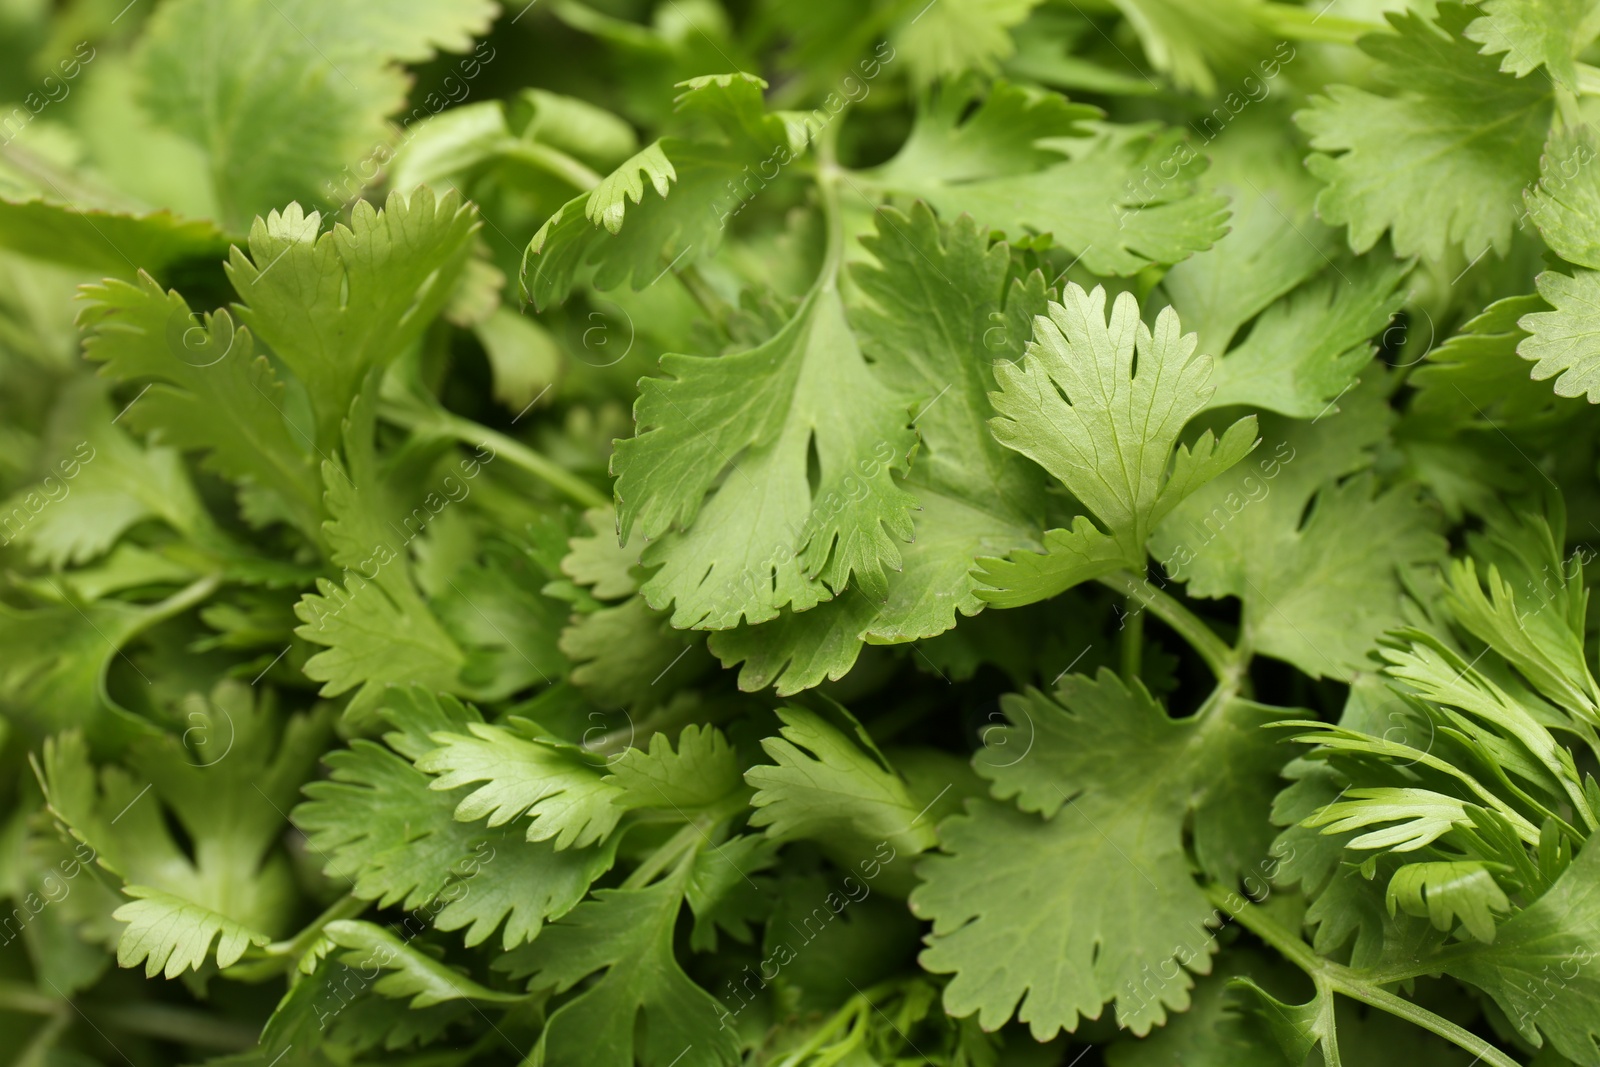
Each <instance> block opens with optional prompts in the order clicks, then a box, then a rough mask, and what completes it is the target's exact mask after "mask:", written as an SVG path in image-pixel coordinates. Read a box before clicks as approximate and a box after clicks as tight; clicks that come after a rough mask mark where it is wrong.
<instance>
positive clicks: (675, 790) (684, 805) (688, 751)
mask: <svg viewBox="0 0 1600 1067" xmlns="http://www.w3.org/2000/svg"><path fill="white" fill-rule="evenodd" d="M608 781H609V782H610V783H611V784H612V785H615V786H617V787H618V788H620V789H621V790H622V795H621V796H619V797H617V799H616V801H615V803H617V804H619V805H621V806H623V807H625V808H659V807H668V808H671V809H673V810H674V811H682V810H683V809H689V810H693V809H695V808H705V807H709V806H711V805H712V804H715V803H716V802H717V801H719V800H722V799H723V798H724V797H726V796H727V795H728V794H729V793H732V792H734V791H735V790H737V789H739V788H740V786H741V785H742V784H743V779H742V778H741V777H740V774H739V759H738V756H737V754H736V753H735V752H734V750H733V748H732V747H731V746H730V745H729V744H728V739H727V738H726V737H724V736H723V734H722V731H721V730H718V729H715V728H713V727H709V726H707V727H701V726H695V725H690V726H685V727H684V728H683V732H682V733H680V734H679V735H678V749H677V751H676V752H674V751H673V749H672V742H671V741H669V740H668V739H667V736H666V735H665V734H656V735H655V736H653V737H652V738H650V748H649V749H648V751H647V750H645V749H639V748H630V749H627V750H626V751H624V752H623V753H622V754H621V755H620V756H618V757H617V758H616V760H615V761H613V762H612V764H611V775H610V777H609V779H608Z"/></svg>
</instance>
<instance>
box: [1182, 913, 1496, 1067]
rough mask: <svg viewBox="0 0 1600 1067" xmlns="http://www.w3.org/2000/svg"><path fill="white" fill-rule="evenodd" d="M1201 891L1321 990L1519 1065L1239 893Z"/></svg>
mask: <svg viewBox="0 0 1600 1067" xmlns="http://www.w3.org/2000/svg"><path fill="white" fill-rule="evenodd" d="M1205 892H1206V896H1207V897H1209V898H1210V900H1211V903H1212V904H1214V905H1216V906H1217V907H1218V908H1220V909H1221V910H1223V911H1225V912H1227V913H1228V915H1229V916H1230V917H1232V918H1233V919H1234V920H1235V921H1236V922H1238V924H1239V925H1240V926H1242V927H1244V928H1245V929H1246V930H1249V931H1250V932H1251V933H1253V934H1255V935H1256V936H1257V937H1259V938H1260V939H1261V940H1263V941H1265V942H1266V943H1267V944H1269V945H1271V946H1272V947H1273V948H1275V949H1277V950H1278V952H1279V953H1280V954H1281V955H1282V956H1283V957H1284V958H1285V959H1287V960H1288V961H1289V962H1290V963H1293V964H1294V965H1295V966H1296V967H1299V968H1300V969H1301V970H1302V971H1304V972H1305V973H1306V974H1307V975H1309V976H1310V978H1311V980H1312V981H1313V982H1316V983H1317V986H1318V988H1319V989H1322V988H1327V989H1330V990H1332V991H1334V992H1336V993H1342V994H1344V995H1345V996H1347V997H1349V998H1350V999H1351V1000H1359V1001H1361V1003H1363V1004H1370V1005H1371V1006H1372V1007H1374V1008H1379V1009H1382V1010H1383V1011H1386V1012H1388V1013H1389V1014H1390V1015H1393V1016H1395V1017H1396V1018H1400V1019H1404V1020H1406V1021H1407V1022H1409V1023H1412V1024H1414V1025H1416V1026H1420V1027H1422V1028H1423V1029H1424V1030H1429V1031H1432V1032H1433V1033H1435V1034H1438V1035H1439V1036H1440V1037H1442V1038H1444V1039H1445V1040H1446V1041H1449V1042H1450V1043H1451V1044H1453V1045H1457V1046H1459V1047H1461V1048H1464V1049H1466V1050H1467V1051H1468V1052H1471V1053H1474V1054H1475V1055H1476V1056H1477V1057H1478V1060H1477V1061H1475V1062H1482V1063H1485V1064H1488V1065H1490V1067H1518V1064H1517V1062H1516V1061H1515V1060H1513V1059H1512V1058H1511V1057H1510V1056H1507V1055H1506V1054H1505V1053H1504V1052H1501V1051H1500V1050H1499V1049H1497V1048H1495V1047H1494V1046H1493V1045H1491V1044H1489V1043H1488V1042H1487V1041H1485V1040H1484V1039H1483V1038H1481V1037H1479V1036H1478V1035H1477V1034H1474V1033H1471V1032H1470V1031H1468V1030H1466V1029H1463V1028H1462V1027H1460V1026H1457V1025H1456V1024H1455V1023H1453V1022H1451V1021H1450V1020H1448V1019H1445V1018H1442V1017H1441V1016H1438V1015H1435V1014H1434V1013H1433V1012H1431V1011H1429V1010H1427V1009H1426V1008H1422V1007H1419V1006H1417V1005H1416V1004H1413V1003H1411V1002H1410V1001H1409V1000H1406V999H1405V998H1404V997H1400V996H1397V995H1396V994H1394V993H1391V992H1389V991H1388V990H1387V989H1383V988H1381V986H1380V984H1379V982H1378V981H1376V980H1375V979H1374V978H1372V977H1369V976H1362V975H1360V974H1358V973H1357V972H1355V971H1353V970H1351V969H1350V968H1348V967H1345V966H1343V965H1342V964H1338V963H1334V962H1333V961H1332V960H1328V959H1324V958H1322V957H1321V956H1318V955H1317V954H1316V953H1315V952H1313V951H1312V949H1311V946H1310V945H1307V944H1306V943H1305V941H1303V940H1302V939H1301V938H1300V937H1299V936H1298V935H1297V934H1295V933H1294V932H1293V931H1292V930H1289V929H1288V928H1287V927H1284V926H1282V925H1280V924H1279V923H1277V922H1276V921H1275V920H1273V919H1272V918H1271V917H1270V916H1268V915H1267V913H1266V912H1265V911H1264V910H1263V909H1262V908H1261V907H1259V906H1257V905H1254V904H1251V903H1249V902H1248V901H1247V900H1245V899H1244V898H1243V897H1241V896H1239V894H1237V893H1234V892H1232V891H1230V890H1228V889H1225V888H1224V887H1222V886H1220V885H1215V884H1213V885H1208V886H1206V887H1205ZM1419 973H1429V972H1426V971H1424V972H1419ZM1384 977H1385V978H1386V979H1387V980H1391V981H1392V980H1398V979H1395V978H1393V977H1392V976H1384Z"/></svg>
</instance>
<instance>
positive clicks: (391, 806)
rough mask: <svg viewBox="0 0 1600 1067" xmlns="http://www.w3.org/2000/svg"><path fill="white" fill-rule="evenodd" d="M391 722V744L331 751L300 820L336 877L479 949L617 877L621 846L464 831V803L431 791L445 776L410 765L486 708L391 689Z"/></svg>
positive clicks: (523, 934)
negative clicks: (613, 873) (460, 933)
mask: <svg viewBox="0 0 1600 1067" xmlns="http://www.w3.org/2000/svg"><path fill="white" fill-rule="evenodd" d="M383 713H384V716H385V718H386V719H387V720H388V722H389V723H390V724H391V725H392V726H394V727H396V730H395V732H391V733H389V734H388V735H387V736H386V740H387V741H388V744H389V746H390V747H388V748H386V747H384V746H383V745H379V744H377V743H376V742H373V741H369V740H365V739H357V740H355V741H352V742H351V743H350V747H349V748H347V749H340V750H339V751H336V752H333V753H330V754H329V755H328V756H327V757H325V762H326V763H327V765H328V767H329V768H330V770H331V774H330V776H329V778H328V779H327V780H323V781H316V782H312V783H310V784H308V785H307V786H306V787H305V795H306V797H307V799H306V801H305V802H303V803H301V804H300V805H299V806H298V807H296V808H295V809H294V812H293V818H294V822H295V825H296V826H298V827H299V828H300V829H301V830H303V831H304V832H305V833H306V835H307V840H308V841H309V843H310V846H311V848H312V850H313V851H314V852H315V854H316V855H317V856H318V857H319V858H321V859H322V860H323V863H324V867H325V871H324V873H325V874H327V876H328V877H329V878H332V879H336V880H341V881H348V882H349V883H350V885H351V892H352V893H354V894H355V895H356V896H357V897H360V898H361V899H363V900H372V901H375V902H376V903H377V904H378V906H379V907H382V908H390V907H396V906H399V907H401V908H404V909H405V910H406V911H408V912H413V913H419V912H420V911H421V910H422V909H424V908H427V909H428V911H429V912H430V913H431V915H432V919H433V924H434V925H435V926H436V927H437V928H438V929H440V930H446V931H450V930H460V929H463V928H466V929H467V932H466V935H465V939H466V943H467V944H468V945H469V946H471V945H477V944H481V943H482V942H484V941H486V940H487V939H488V938H489V936H490V935H491V934H493V933H494V932H495V930H496V929H497V928H499V927H500V925H501V923H502V922H503V923H504V924H505V926H504V930H503V936H502V943H503V945H504V947H506V948H508V949H509V948H511V947H513V946H515V945H517V944H520V943H522V942H523V941H529V940H532V939H533V937H534V936H535V935H537V934H538V932H539V930H540V928H541V926H542V925H543V923H544V922H545V920H547V919H550V918H553V917H555V916H559V915H563V914H565V913H566V912H568V911H570V910H571V909H572V908H573V907H574V906H576V905H577V903H578V902H579V901H580V900H582V899H583V897H584V895H585V893H586V892H587V891H588V888H589V886H590V884H591V883H593V881H594V880H595V879H596V878H598V877H599V876H600V875H602V874H604V873H605V871H606V870H608V869H609V868H610V866H611V864H612V862H613V860H614V858H615V851H614V848H612V847H600V848H592V849H577V848H569V849H564V850H562V851H559V852H558V851H557V850H556V848H555V846H554V845H553V844H551V843H549V842H529V841H526V840H525V839H524V834H523V833H522V831H521V828H520V827H509V826H508V827H502V828H500V829H495V830H491V829H488V828H486V827H484V826H483V825H481V824H475V823H465V822H460V821H458V820H457V819H456V818H455V809H456V805H457V804H458V803H459V801H460V797H459V796H449V795H447V794H445V793H443V792H440V791H439V790H436V789H431V788H429V787H430V785H431V784H432V782H433V781H434V779H433V778H431V777H429V776H428V775H427V774H424V773H423V772H422V771H419V770H417V769H416V768H415V767H413V766H412V765H411V763H410V760H411V759H413V758H415V757H417V756H420V755H422V754H424V753H426V752H428V751H431V750H432V748H433V742H432V741H430V740H429V739H428V735H429V734H431V733H434V732H438V731H440V730H442V729H449V728H452V727H454V728H457V729H460V728H463V727H467V726H469V725H470V724H472V723H477V722H480V721H481V720H480V719H479V717H478V714H477V712H476V710H474V709H472V708H471V707H470V706H468V705H463V704H461V703H460V702H459V701H456V700H454V699H452V698H450V697H447V696H445V697H436V696H434V695H433V694H432V693H430V692H428V691H427V690H425V689H422V688H420V687H419V688H413V689H400V688H395V689H392V690H389V691H388V694H387V698H386V703H385V707H384V708H383ZM391 749H392V750H391ZM430 906H431V907H430Z"/></svg>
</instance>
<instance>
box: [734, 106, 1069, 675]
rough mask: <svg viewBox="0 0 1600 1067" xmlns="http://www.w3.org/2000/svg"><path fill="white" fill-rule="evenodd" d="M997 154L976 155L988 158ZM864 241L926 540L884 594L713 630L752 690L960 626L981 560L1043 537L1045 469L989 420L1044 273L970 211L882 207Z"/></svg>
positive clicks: (872, 324) (865, 314) (874, 338)
mask: <svg viewBox="0 0 1600 1067" xmlns="http://www.w3.org/2000/svg"><path fill="white" fill-rule="evenodd" d="M996 92H997V93H998V92H999V90H996ZM992 99H993V98H991V100H992ZM1045 110H1047V111H1048V110H1049V109H1048V107H1046V108H1045ZM974 121H976V120H974ZM971 126H972V123H969V124H968V127H969V128H970V127H971ZM996 136H998V133H997V134H996ZM978 143H979V144H982V145H985V146H987V147H993V145H992V143H991V142H989V141H987V140H984V139H980V141H979V142H978ZM987 147H986V150H987ZM987 158H988V157H986V156H984V155H982V154H979V153H975V154H974V160H975V165H981V164H982V163H983V161H984V160H985V159H987ZM863 247H864V248H865V249H866V250H867V251H868V252H869V253H870V254H871V255H872V256H873V258H874V259H875V260H876V261H877V263H876V265H863V266H860V267H858V268H856V271H855V273H854V280H855V282H856V286H855V289H856V291H857V292H858V293H859V297H858V298H857V299H856V300H855V301H853V302H852V305H851V308H850V317H851V324H852V326H853V327H854V329H855V332H856V334H857V336H858V337H859V338H860V339H861V345H862V350H863V352H864V353H865V354H866V355H867V356H868V357H869V358H870V359H871V360H872V367H873V370H874V372H875V373H876V374H877V375H878V376H879V378H880V380H883V381H884V382H886V383H887V384H888V385H889V386H890V388H892V389H893V390H894V391H895V392H897V393H899V394H901V395H904V396H906V397H908V398H910V400H911V402H912V404H913V409H914V410H915V412H916V415H915V417H914V419H913V424H914V426H915V428H916V431H917V435H918V438H919V441H920V444H919V447H918V450H917V457H916V460H915V462H913V463H912V465H911V470H910V472H909V473H908V474H907V475H906V479H905V482H904V485H905V487H906V488H907V489H908V490H910V491H911V492H912V493H914V494H915V496H916V498H917V500H918V503H919V504H920V505H921V510H920V511H918V512H916V513H915V514H914V515H913V518H912V524H913V537H914V540H913V541H912V543H911V544H910V545H907V546H906V547H905V548H904V549H902V550H901V551H902V556H901V570H900V571H899V572H898V573H890V574H889V576H888V578H889V583H888V595H887V599H885V600H883V601H881V602H878V601H875V599H874V598H871V597H868V596H867V595H865V594H864V593H862V592H861V591H859V590H850V591H847V592H846V594H845V595H843V596H839V597H835V598H834V599H833V600H832V601H830V602H828V603H826V604H820V605H818V606H816V607H814V608H811V609H810V610H808V611H803V612H798V613H795V612H792V611H791V612H786V613H784V614H783V615H782V616H781V617H780V618H778V619H777V620H774V621H772V622H769V623H765V624H763V625H761V626H745V627H740V628H738V629H735V630H731V631H726V632H722V633H717V634H714V635H712V637H711V642H710V643H711V649H712V651H713V652H715V653H716V654H717V655H718V656H719V657H721V658H722V661H723V662H724V663H725V664H728V665H731V664H733V663H735V662H739V661H741V660H742V661H744V663H745V667H744V669H743V671H742V672H741V673H740V678H739V684H740V686H741V687H742V688H744V689H760V688H762V687H764V686H766V685H769V684H776V686H777V690H778V693H779V695H788V694H791V693H795V692H798V691H800V690H802V689H807V688H810V687H811V686H814V685H816V684H818V683H819V682H821V681H822V680H823V679H824V678H834V679H837V678H840V677H842V676H843V675H844V673H845V672H846V671H848V670H849V669H850V667H851V666H852V665H853V664H854V663H855V660H856V656H857V654H858V653H859V651H860V648H861V644H862V642H863V641H866V642H870V643H882V644H894V643H901V642H906V641H915V640H920V639H922V638H925V637H932V636H934V635H936V634H940V633H943V632H945V631H947V630H949V629H950V628H951V627H952V626H954V625H955V624H956V616H957V612H960V613H961V614H963V615H972V614H975V613H976V612H977V611H979V610H980V609H981V608H982V601H980V600H979V599H978V598H977V596H976V595H975V586H976V582H975V581H974V579H973V578H972V576H971V574H970V571H971V569H972V560H973V559H974V558H975V557H977V556H982V555H991V554H994V553H997V552H1005V551H1008V550H1010V549H1012V548H1015V547H1018V546H1022V545H1029V546H1031V545H1032V544H1033V543H1034V542H1035V538H1036V537H1037V531H1038V529H1039V527H1040V526H1042V525H1043V514H1044V510H1045V504H1044V478H1043V475H1042V472H1040V471H1039V469H1038V468H1037V467H1036V466H1035V465H1033V464H1031V463H1029V462H1027V461H1026V460H1025V459H1024V458H1023V457H1021V456H1019V455H1017V454H1016V453H1015V452H1013V451H1012V450H1010V449H1008V448H1004V447H1002V446H1001V445H1000V443H999V442H997V441H996V440H995V439H994V438H993V437H992V436H991V435H990V434H989V433H988V429H987V422H988V420H989V418H990V417H991V416H992V415H993V414H994V408H993V405H992V403H991V400H990V394H991V392H992V390H993V389H994V387H995V375H994V368H995V367H996V366H997V365H999V364H1000V363H1002V362H1005V361H1008V360H1014V359H1017V358H1019V357H1020V356H1021V353H1022V346H1023V344H1024V342H1025V341H1026V339H1027V337H1028V335H1029V333H1030V332H1031V330H1032V319H1033V316H1034V315H1036V314H1038V313H1040V312H1042V311H1043V310H1044V308H1045V283H1044V278H1043V276H1042V275H1040V274H1039V273H1037V272H1033V273H1031V274H1029V275H1028V276H1027V277H1026V278H1025V279H1011V278H1009V274H1008V263H1009V256H1008V252H1009V249H1008V248H1007V247H1006V246H1004V245H995V246H993V247H990V246H989V243H988V239H987V234H985V233H984V231H983V230H982V229H981V228H980V227H979V226H978V225H977V224H976V223H975V222H973V221H972V220H971V219H968V218H961V219H957V220H955V221H954V222H947V223H940V222H938V221H936V220H935V219H934V217H933V214H932V212H931V211H930V210H928V208H927V207H926V206H923V205H916V206H914V207H913V208H912V211H911V213H910V215H909V216H906V215H901V214H900V213H899V212H896V211H894V210H893V209H889V208H884V209H880V211H879V213H878V217H877V233H876V234H875V235H874V236H870V237H866V238H864V239H863Z"/></svg>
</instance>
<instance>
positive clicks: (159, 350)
mask: <svg viewBox="0 0 1600 1067" xmlns="http://www.w3.org/2000/svg"><path fill="white" fill-rule="evenodd" d="M83 299H84V300H85V301H86V302H87V303H86V306H85V307H84V309H83V311H82V313H81V314H80V315H79V319H78V321H79V324H80V325H81V326H82V327H83V328H85V329H86V330H87V331H88V333H89V336H88V339H87V340H86V341H85V342H84V355H85V356H87V357H88V358H89V359H91V360H95V361H97V362H100V363H102V364H104V367H103V370H102V372H103V373H105V374H108V375H110V376H112V377H114V378H117V379H119V380H121V381H124V382H133V381H137V380H140V379H154V382H153V383H151V384H150V386H149V391H148V392H147V393H146V394H145V395H143V396H141V397H140V398H139V401H138V402H137V403H135V404H133V405H132V406H131V407H130V408H129V409H128V412H127V418H128V421H129V422H130V423H131V424H132V425H133V426H135V427H136V428H138V429H139V430H141V431H143V432H146V433H152V434H154V435H157V436H159V438H160V439H161V440H163V441H165V442H167V443H169V444H171V445H172V446H174V447H176V448H179V449H184V450H200V451H204V452H205V454H206V457H205V462H206V465H207V466H209V467H210V468H211V469H213V470H215V471H217V472H218V473H220V474H222V475H224V476H226V477H228V478H231V479H234V480H235V481H237V482H239V483H241V485H242V486H248V487H249V488H250V489H251V490H252V492H264V493H270V494H272V496H273V497H274V498H275V506H274V508H273V509H272V511H274V512H276V513H277V514H281V515H282V516H283V517H285V518H286V519H288V521H289V522H291V523H292V524H293V525H294V526H295V527H296V528H297V529H299V530H300V532H301V533H303V534H305V535H306V536H307V537H308V538H311V539H312V540H313V541H315V540H317V539H318V529H319V527H320V525H321V522H322V507H321V496H322V486H321V480H320V479H319V478H318V477H317V471H316V467H315V465H314V463H313V460H312V452H311V450H310V448H309V447H308V446H309V444H310V441H309V439H308V438H305V437H304V436H301V435H300V434H301V432H300V431H299V430H297V429H295V428H294V427H293V426H292V425H291V423H290V422H289V420H288V418H287V416H286V415H285V413H284V403H285V401H284V386H283V383H282V382H281V381H280V380H279V379H278V375H277V373H276V372H275V371H274V370H273V367H272V364H271V363H270V362H269V361H268V359H267V356H266V355H265V354H264V353H261V352H259V351H258V350H257V349H256V346H255V339H254V337H253V336H252V335H251V333H250V332H249V331H248V330H244V329H237V330H236V329H235V327H234V323H233V319H232V317H231V316H230V315H229V313H228V312H227V311H218V312H216V313H215V314H214V315H210V316H207V317H205V318H199V317H197V316H196V315H195V313H194V312H192V311H191V310H190V308H189V305H188V303H186V302H185V301H184V299H183V297H181V296H179V295H178V293H177V292H176V291H169V292H167V293H165V294H163V293H162V291H161V287H160V286H159V285H157V284H156V282H155V280H154V279H152V278H151V277H149V275H143V274H141V276H140V277H139V279H138V282H137V284H129V283H127V282H121V281H106V282H104V283H102V284H100V285H95V286H89V287H88V288H87V289H85V291H84V294H83Z"/></svg>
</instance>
